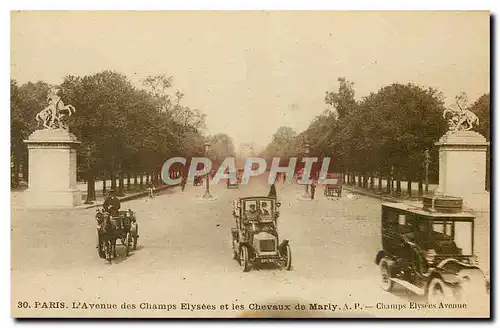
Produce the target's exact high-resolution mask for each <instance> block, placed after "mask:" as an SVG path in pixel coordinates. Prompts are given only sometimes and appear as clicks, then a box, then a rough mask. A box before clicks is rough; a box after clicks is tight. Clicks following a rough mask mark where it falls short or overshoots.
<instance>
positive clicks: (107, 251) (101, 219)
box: [96, 208, 139, 262]
mask: <svg viewBox="0 0 500 328" xmlns="http://www.w3.org/2000/svg"><path fill="white" fill-rule="evenodd" d="M96 220H97V251H98V254H99V257H101V258H103V259H106V260H107V261H108V262H111V259H112V258H116V257H117V254H116V240H117V239H120V241H121V243H122V245H123V246H125V256H128V255H129V251H130V247H132V249H133V250H135V249H137V239H138V238H139V225H138V223H137V219H136V217H135V213H134V212H133V211H132V210H130V209H128V210H126V211H118V216H112V215H110V213H109V212H106V211H104V210H103V209H100V208H99V209H97V213H96Z"/></svg>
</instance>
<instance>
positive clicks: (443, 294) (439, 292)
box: [427, 278, 453, 303]
mask: <svg viewBox="0 0 500 328" xmlns="http://www.w3.org/2000/svg"><path fill="white" fill-rule="evenodd" d="M427 300H428V302H429V303H440V302H444V301H451V300H453V290H452V289H451V287H449V286H447V285H446V284H445V283H444V281H443V280H441V279H439V278H433V279H432V280H431V282H430V284H429V288H428V289H427Z"/></svg>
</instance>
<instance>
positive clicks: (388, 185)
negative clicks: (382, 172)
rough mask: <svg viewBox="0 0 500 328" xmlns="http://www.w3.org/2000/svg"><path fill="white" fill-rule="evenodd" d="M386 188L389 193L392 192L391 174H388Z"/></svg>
mask: <svg viewBox="0 0 500 328" xmlns="http://www.w3.org/2000/svg"><path fill="white" fill-rule="evenodd" d="M385 189H386V192H387V193H388V194H391V193H392V179H391V175H390V174H388V175H387V184H386V186H385Z"/></svg>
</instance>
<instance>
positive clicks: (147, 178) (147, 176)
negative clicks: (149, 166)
mask: <svg viewBox="0 0 500 328" xmlns="http://www.w3.org/2000/svg"><path fill="white" fill-rule="evenodd" d="M146 186H149V172H147V173H146Z"/></svg>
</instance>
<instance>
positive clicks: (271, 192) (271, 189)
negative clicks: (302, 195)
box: [267, 183, 277, 198]
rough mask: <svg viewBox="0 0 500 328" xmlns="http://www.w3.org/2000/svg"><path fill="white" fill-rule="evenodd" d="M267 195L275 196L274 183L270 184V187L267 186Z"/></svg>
mask: <svg viewBox="0 0 500 328" xmlns="http://www.w3.org/2000/svg"><path fill="white" fill-rule="evenodd" d="M267 196H268V197H274V198H276V197H277V196H276V186H275V185H274V183H273V184H272V185H271V187H270V188H269V194H268V195H267Z"/></svg>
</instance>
